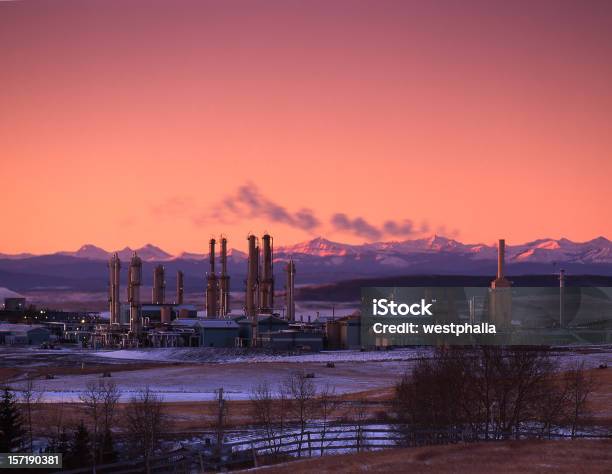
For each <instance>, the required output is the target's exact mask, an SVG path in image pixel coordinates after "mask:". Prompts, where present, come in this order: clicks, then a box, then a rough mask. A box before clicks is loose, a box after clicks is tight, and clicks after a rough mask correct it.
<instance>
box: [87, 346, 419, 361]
mask: <svg viewBox="0 0 612 474" xmlns="http://www.w3.org/2000/svg"><path fill="white" fill-rule="evenodd" d="M93 354H95V355H97V356H99V357H105V358H108V359H124V360H138V361H157V362H168V361H171V362H216V363H227V364H234V363H239V362H250V363H259V362H287V363H303V362H373V361H402V360H413V359H415V358H419V357H427V356H428V355H429V354H431V349H430V348H422V349H419V348H417V349H395V350H392V351H366V352H361V351H323V352H317V353H306V354H300V355H283V354H271V353H263V352H260V353H252V352H250V351H247V350H234V349H226V350H224V349H215V348H209V347H203V348H163V349H131V350H118V351H98V352H95V353H93Z"/></svg>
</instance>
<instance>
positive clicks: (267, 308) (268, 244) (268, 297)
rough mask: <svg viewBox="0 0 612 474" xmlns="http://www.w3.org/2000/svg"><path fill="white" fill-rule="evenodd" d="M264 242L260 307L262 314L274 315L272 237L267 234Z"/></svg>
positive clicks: (263, 239)
mask: <svg viewBox="0 0 612 474" xmlns="http://www.w3.org/2000/svg"><path fill="white" fill-rule="evenodd" d="M261 240H262V241H263V262H262V269H261V279H260V281H259V288H260V293H259V294H260V296H259V305H260V310H261V312H262V313H272V310H273V308H274V273H273V270H272V262H273V256H272V237H270V235H269V234H265V235H264V236H263V237H262V239H261Z"/></svg>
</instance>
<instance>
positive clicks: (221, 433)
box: [215, 388, 229, 457]
mask: <svg viewBox="0 0 612 474" xmlns="http://www.w3.org/2000/svg"><path fill="white" fill-rule="evenodd" d="M215 394H216V398H217V416H216V420H215V434H216V438H217V444H216V446H215V450H216V453H217V456H219V457H221V454H222V450H223V442H224V439H225V430H226V424H227V417H228V415H229V404H228V403H227V401H228V400H227V399H226V398H225V395H224V393H223V388H220V389H218V390H215Z"/></svg>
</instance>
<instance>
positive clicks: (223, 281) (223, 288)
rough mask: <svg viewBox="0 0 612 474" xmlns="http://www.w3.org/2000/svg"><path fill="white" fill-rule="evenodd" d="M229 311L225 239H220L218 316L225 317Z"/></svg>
mask: <svg viewBox="0 0 612 474" xmlns="http://www.w3.org/2000/svg"><path fill="white" fill-rule="evenodd" d="M229 312H230V309H229V275H228V273H227V239H226V238H225V237H221V277H220V278H219V314H220V315H221V316H227V315H228V314H229Z"/></svg>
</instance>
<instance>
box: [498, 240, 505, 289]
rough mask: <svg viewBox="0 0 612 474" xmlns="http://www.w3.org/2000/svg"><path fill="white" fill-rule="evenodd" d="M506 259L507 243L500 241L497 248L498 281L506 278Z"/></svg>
mask: <svg viewBox="0 0 612 474" xmlns="http://www.w3.org/2000/svg"><path fill="white" fill-rule="evenodd" d="M505 259H506V241H505V240H504V239H499V245H498V247H497V279H498V280H502V279H503V278H504V263H505Z"/></svg>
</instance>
